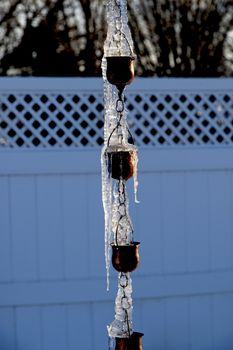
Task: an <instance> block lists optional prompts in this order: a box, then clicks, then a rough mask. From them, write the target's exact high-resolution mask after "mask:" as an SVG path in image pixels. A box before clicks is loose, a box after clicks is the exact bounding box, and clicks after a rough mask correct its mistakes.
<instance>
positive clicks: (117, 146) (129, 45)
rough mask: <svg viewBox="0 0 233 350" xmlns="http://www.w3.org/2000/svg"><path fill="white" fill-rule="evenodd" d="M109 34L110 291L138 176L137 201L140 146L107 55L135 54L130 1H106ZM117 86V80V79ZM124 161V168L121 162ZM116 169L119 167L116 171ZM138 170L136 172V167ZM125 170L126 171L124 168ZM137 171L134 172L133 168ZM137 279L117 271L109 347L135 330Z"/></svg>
mask: <svg viewBox="0 0 233 350" xmlns="http://www.w3.org/2000/svg"><path fill="white" fill-rule="evenodd" d="M106 12H107V24H108V29H107V38H106V41H105V43H104V57H103V60H102V74H103V81H104V107H105V109H104V110H105V112H104V118H105V122H104V147H103V149H102V153H101V166H102V201H103V207H104V217H105V261H106V270H107V290H108V289H109V269H110V262H111V257H110V254H111V249H112V247H111V245H112V244H114V245H116V246H126V245H131V244H132V243H133V226H132V222H131V219H130V215H129V201H128V196H127V191H126V181H127V180H128V178H129V177H131V176H132V175H133V176H134V195H135V201H136V202H137V187H138V180H137V163H138V152H137V148H136V147H135V146H134V145H132V144H130V143H129V142H128V138H129V129H128V125H127V111H126V109H125V106H124V87H123V88H120V87H119V85H118V89H119V91H118V89H117V88H116V86H114V85H112V84H110V83H109V82H108V80H107V74H106V72H107V59H106V58H107V57H118V56H121V57H123V56H127V57H131V58H134V57H135V55H134V52H133V42H132V37H131V33H130V30H129V27H128V16H127V1H126V0H106ZM113 84H114V82H113ZM119 153H122V154H123V155H124V157H125V155H126V160H127V162H128V163H127V162H126V163H125V164H126V166H125V169H127V171H128V174H127V171H126V175H125V173H123V170H124V171H125V169H123V165H122V164H123V161H122V163H121V162H120V163H118V162H117V165H116V164H115V171H116V174H113V169H114V166H113V155H116V154H118V155H119ZM119 164H120V166H118V165H119ZM116 168H117V170H116ZM132 168H133V170H132ZM122 169H123V170H122ZM131 170H132V172H131ZM132 309H133V306H132V281H131V277H130V273H129V272H126V273H125V272H120V273H119V275H118V292H117V297H116V300H115V318H114V321H113V322H112V323H111V324H110V325H109V326H108V334H109V342H110V343H109V344H110V345H109V347H111V348H112V347H113V341H112V340H113V338H116V337H120V338H128V337H130V336H131V334H132V333H133V321H132Z"/></svg>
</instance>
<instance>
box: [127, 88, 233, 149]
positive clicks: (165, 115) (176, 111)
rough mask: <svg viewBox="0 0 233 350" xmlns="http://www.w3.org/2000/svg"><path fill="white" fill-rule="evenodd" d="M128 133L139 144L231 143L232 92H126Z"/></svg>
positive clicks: (232, 131)
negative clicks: (130, 132)
mask: <svg viewBox="0 0 233 350" xmlns="http://www.w3.org/2000/svg"><path fill="white" fill-rule="evenodd" d="M127 108H128V110H129V115H130V126H131V130H132V133H133V134H134V135H136V140H137V143H138V144H139V145H164V144H165V145H174V144H175V145H188V144H195V145H201V144H230V143H233V95H232V94H222V93H218V94H212V93H202V94H197V93H165V94H137V95H132V94H131V95H129V96H128V101H127Z"/></svg>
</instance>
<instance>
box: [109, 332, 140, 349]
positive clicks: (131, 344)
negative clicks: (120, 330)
mask: <svg viewBox="0 0 233 350" xmlns="http://www.w3.org/2000/svg"><path fill="white" fill-rule="evenodd" d="M142 337H143V333H139V332H134V333H133V334H132V335H131V337H130V338H116V347H115V350H142Z"/></svg>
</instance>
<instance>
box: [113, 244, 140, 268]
mask: <svg viewBox="0 0 233 350" xmlns="http://www.w3.org/2000/svg"><path fill="white" fill-rule="evenodd" d="M139 244H140V242H133V243H132V244H130V245H116V244H112V266H113V267H114V269H115V270H117V271H118V272H132V271H134V270H135V269H136V268H137V267H138V265H139V260H140V259H139V249H138V248H139Z"/></svg>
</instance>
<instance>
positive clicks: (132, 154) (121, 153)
mask: <svg viewBox="0 0 233 350" xmlns="http://www.w3.org/2000/svg"><path fill="white" fill-rule="evenodd" d="M107 156H108V172H109V174H110V175H111V177H112V178H113V179H116V180H121V179H122V180H128V179H129V178H130V177H132V176H133V175H134V172H135V165H136V163H137V150H136V147H134V146H132V145H130V146H129V147H124V146H113V147H111V146H110V147H108V149H107Z"/></svg>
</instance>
